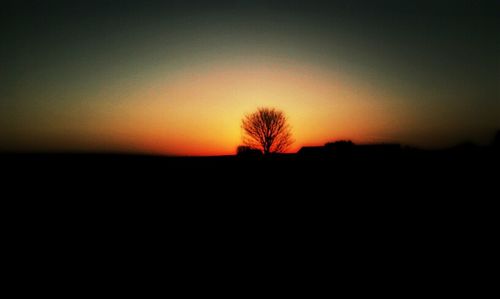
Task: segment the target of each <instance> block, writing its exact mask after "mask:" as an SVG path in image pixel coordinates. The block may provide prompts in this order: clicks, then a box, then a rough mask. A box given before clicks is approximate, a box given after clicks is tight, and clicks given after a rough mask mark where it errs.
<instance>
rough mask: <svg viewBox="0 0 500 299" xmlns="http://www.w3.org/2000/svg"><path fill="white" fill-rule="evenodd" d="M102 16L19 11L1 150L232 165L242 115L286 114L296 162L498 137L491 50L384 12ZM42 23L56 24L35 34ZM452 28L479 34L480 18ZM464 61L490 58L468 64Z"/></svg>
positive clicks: (4, 96)
mask: <svg viewBox="0 0 500 299" xmlns="http://www.w3.org/2000/svg"><path fill="white" fill-rule="evenodd" d="M131 3H133V1H132V2H131ZM96 5H97V4H96ZM99 5H100V6H102V7H101V10H98V11H100V12H101V14H102V15H100V14H97V15H96V16H94V17H92V18H94V19H90V20H92V22H88V19H87V16H88V15H89V11H91V10H92V8H93V7H92V6H90V7H89V8H87V7H84V8H82V10H81V11H79V10H75V11H72V12H73V13H74V14H75V15H71V14H66V9H68V10H69V8H68V7H65V6H64V7H63V8H61V12H59V11H58V10H54V9H53V7H51V6H47V7H42V8H43V9H42V8H39V9H38V10H33V11H35V12H34V14H35V18H34V19H33V18H27V17H26V16H25V15H23V14H20V13H18V12H17V10H15V9H14V8H13V12H12V17H11V18H10V19H8V20H7V21H5V22H10V23H9V24H10V25H11V26H2V27H3V28H4V29H2V30H7V29H5V28H13V29H11V30H13V31H11V33H8V34H7V33H6V34H4V35H3V36H4V41H3V42H2V44H5V45H6V46H5V47H4V48H5V49H4V51H5V52H6V53H11V56H12V57H14V58H12V59H10V60H7V59H6V60H5V63H4V64H3V65H4V66H2V70H1V71H2V72H3V73H2V74H1V75H2V78H5V79H4V80H3V83H2V84H3V88H2V90H3V92H2V93H1V94H0V96H1V99H0V108H1V109H0V116H1V117H0V119H1V123H0V124H1V125H2V126H1V128H0V138H1V139H0V141H1V142H0V149H1V150H41V151H45V150H49V151H52V150H56V151H112V152H140V153H156V154H170V155H229V154H234V153H235V150H236V147H237V146H238V145H239V144H241V134H242V132H241V128H240V124H241V119H242V117H243V116H244V115H245V114H248V113H251V112H253V111H255V110H256V109H257V108H258V107H264V106H265V107H276V108H278V109H280V110H282V111H284V112H285V113H286V115H287V116H288V119H289V123H290V125H291V126H292V132H293V138H294V140H295V143H294V144H293V146H292V148H290V152H296V151H297V150H298V149H300V147H302V146H304V145H321V144H324V143H325V142H328V141H332V140H338V139H350V140H353V141H354V142H357V143H371V142H401V143H404V144H410V145H417V146H424V147H439V146H443V145H448V144H451V143H453V142H455V141H459V140H474V141H478V142H485V136H489V135H488V134H490V133H491V131H492V130H493V129H495V128H496V126H497V125H498V118H499V117H500V104H499V102H500V101H498V89H497V88H495V82H496V83H498V82H497V81H496V79H495V78H497V79H498V76H497V77H495V65H494V63H493V64H492V63H491V61H493V60H494V59H493V58H492V57H493V56H492V55H489V54H488V53H489V52H488V51H490V50H491V49H493V48H491V47H490V44H488V43H487V42H484V43H477V44H475V45H474V43H472V42H470V41H469V38H475V37H471V36H472V35H467V34H461V32H462V31H455V30H458V29H455V27H453V26H450V28H444V27H437V29H436V30H437V31H436V32H434V33H433V34H435V35H428V36H426V34H428V33H427V31H425V30H424V29H425V28H420V23H419V22H420V21H419V22H415V23H411V20H410V21H408V18H407V17H406V16H405V15H402V16H400V19H401V20H402V22H404V26H406V27H404V28H405V29H406V30H407V32H406V33H405V34H402V33H401V32H399V31H398V30H399V28H398V26H392V24H391V23H390V22H388V21H387V20H386V19H384V18H383V16H384V12H383V11H381V12H377V11H376V12H375V13H373V14H372V13H371V10H368V9H367V10H366V11H370V13H367V15H368V16H365V13H364V10H361V12H362V13H359V11H358V10H355V11H354V12H351V11H348V10H345V11H344V10H338V9H335V7H333V8H330V7H329V6H327V7H326V8H325V10H327V11H328V10H329V9H330V10H331V11H330V13H331V14H333V13H334V15H333V16H332V15H330V14H326V13H323V12H322V11H321V9H317V11H316V10H315V9H310V10H305V11H306V12H304V13H303V14H301V11H302V10H301V9H298V8H297V9H286V8H281V6H279V8H274V7H271V6H269V7H268V6H262V7H261V6H257V5H256V7H255V8H254V7H252V9H249V8H245V9H240V8H239V7H236V8H235V12H234V11H233V10H230V9H229V10H224V9H220V10H217V9H215V8H214V9H212V10H210V9H198V7H197V6H194V7H191V6H186V7H184V6H183V5H180V4H179V6H175V7H174V8H175V9H174V8H164V7H163V6H161V5H160V4H158V7H156V6H154V5H152V7H146V8H144V10H139V12H136V10H134V9H133V7H134V5H132V4H131V7H132V8H124V9H123V11H121V10H119V12H118V13H116V12H114V8H113V7H111V6H110V7H108V6H106V5H105V4H99ZM42 6H43V5H42ZM125 7H128V6H125ZM221 7H222V6H221ZM224 7H225V6H224ZM284 7H286V6H284ZM312 7H314V6H312ZM40 9H42V10H40ZM87 9H88V10H87ZM233 12H234V13H235V15H233ZM16 13H17V14H16ZM335 14H336V15H335ZM344 14H345V16H349V17H350V18H348V19H346V18H345V16H344ZM351 14H352V15H351ZM358 14H359V15H358ZM378 14H380V16H379V15H378ZM235 16H238V17H235ZM438 16H439V15H438ZM45 17H47V18H48V19H49V20H52V21H53V23H54V24H55V25H53V24H52V23H44V22H45V21H43V22H42V23H43V24H44V25H42V26H40V27H37V22H36V20H38V18H40V19H43V20H45V19H44V18H45ZM474 17H478V18H480V19H481V20H482V19H485V20H486V21H485V22H487V21H488V20H490V19H489V18H488V17H484V16H480V15H479V16H476V15H474ZM453 18H455V17H453ZM456 18H458V21H463V20H466V21H470V22H472V23H471V25H470V26H472V27H470V26H469V27H470V28H472V29H471V30H475V29H474V28H477V27H474V26H476V25H477V24H476V23H475V20H476V19H474V18H467V16H466V17H464V19H461V18H460V15H459V16H457V17H456ZM73 19H75V20H76V21H73ZM108 19H110V20H114V22H112V21H108ZM345 20H349V22H347V21H345ZM398 20H399V19H397V20H396V21H398ZM453 20H455V19H452V20H451V21H450V22H452V21H453ZM438 21H439V19H435V18H434V16H433V15H430V16H425V18H424V19H423V22H427V23H428V24H431V25H434V24H441V23H440V22H438ZM65 24H67V26H64V25H65ZM373 24H378V25H379V26H381V27H380V28H384V29H385V30H386V31H383V32H382V31H381V32H378V31H377V28H378V27H376V26H371V25H373ZM452 24H453V22H452ZM478 24H479V23H478ZM481 24H482V23H480V25H481ZM361 25H362V26H361ZM480 25H477V26H480ZM68 26H69V27H68ZM481 26H482V25H481ZM66 27H68V28H66ZM469 27H467V28H469ZM467 28H466V29H460V30H469V29H467ZM479 28H481V27H479ZM488 28H489V27H488ZM439 30H442V32H439ZM446 30H448V31H449V32H450V33H447V32H448V31H446ZM443 32H445V33H447V34H446V35H445V34H443ZM457 32H458V33H457ZM423 33H425V34H423ZM412 34H413V35H412ZM485 34H486V33H485ZM39 36H41V37H39ZM442 36H446V37H447V38H448V39H449V40H443V39H442ZM429 40H431V41H433V42H434V43H433V44H432V45H433V46H434V48H432V49H429V46H428V44H429ZM484 40H486V41H488V39H484ZM24 44H25V45H28V46H22V45H24ZM465 45H467V47H469V48H467V49H465V48H463V47H465ZM450 49H453V51H451V50H450ZM461 51H463V52H461ZM429 53H431V54H432V55H431V54H429ZM435 53H437V54H435ZM450 53H451V54H450ZM464 53H467V55H468V54H469V53H475V55H476V54H477V55H478V57H479V53H481V55H482V56H481V57H480V59H478V60H474V61H475V62H474V63H476V64H472V63H469V62H466V61H465V60H464V59H465V58H464V57H465V56H464V55H465V54H464ZM488 55H489V56H488ZM444 58H446V59H449V61H447V60H446V59H444ZM471 61H472V60H471ZM497 61H498V60H497ZM497 66H498V65H497ZM476 71H477V74H476V75H473V73H474V72H476ZM496 74H497V75H498V69H497V70H496Z"/></svg>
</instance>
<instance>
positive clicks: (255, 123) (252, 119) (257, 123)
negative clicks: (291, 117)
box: [241, 108, 293, 155]
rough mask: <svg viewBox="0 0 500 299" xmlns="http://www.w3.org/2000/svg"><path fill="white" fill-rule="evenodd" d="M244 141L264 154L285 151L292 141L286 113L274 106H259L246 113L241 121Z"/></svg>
mask: <svg viewBox="0 0 500 299" xmlns="http://www.w3.org/2000/svg"><path fill="white" fill-rule="evenodd" d="M241 128H242V129H243V131H244V137H243V143H244V144H245V145H247V146H249V147H251V148H257V149H260V150H262V151H263V152H264V155H268V154H271V153H281V152H284V151H285V150H286V149H287V148H288V147H289V146H290V145H291V144H292V143H293V140H292V133H291V129H290V126H289V125H288V122H287V118H286V116H285V114H284V113H283V112H282V111H280V110H276V109H274V108H259V109H257V111H256V112H254V113H252V114H248V115H246V116H245V117H244V118H243V120H242V123H241Z"/></svg>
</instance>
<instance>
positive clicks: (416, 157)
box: [0, 149, 500, 295]
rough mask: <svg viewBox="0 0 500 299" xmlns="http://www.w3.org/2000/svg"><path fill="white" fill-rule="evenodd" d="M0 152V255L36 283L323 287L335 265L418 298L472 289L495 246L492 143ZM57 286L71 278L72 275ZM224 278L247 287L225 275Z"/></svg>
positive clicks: (347, 279)
mask: <svg viewBox="0 0 500 299" xmlns="http://www.w3.org/2000/svg"><path fill="white" fill-rule="evenodd" d="M0 159H1V161H0V162H1V166H2V192H3V194H2V205H3V214H4V217H3V223H4V230H3V231H4V238H3V240H4V241H5V243H4V244H7V245H6V246H7V247H6V248H8V254H7V255H6V256H9V257H11V258H13V257H16V258H15V259H14V260H16V261H18V262H16V263H18V264H17V268H16V269H24V268H22V267H21V268H19V267H20V265H28V266H29V267H30V269H34V270H31V271H32V272H30V273H33V275H36V276H37V277H42V276H45V275H46V274H45V272H44V271H46V269H56V270H57V271H60V272H61V273H66V272H68V271H69V272H71V273H74V272H75V271H76V272H78V273H85V272H84V271H88V272H89V273H92V277H101V279H103V280H106V281H107V280H108V277H106V274H105V273H107V270H104V272H101V271H102V269H103V268H104V269H106V268H108V269H109V271H111V272H113V273H117V274H118V275H120V273H122V275H129V274H130V273H131V272H133V273H134V275H138V273H140V276H141V277H142V276H144V279H147V280H149V281H151V280H153V281H156V280H158V279H159V277H158V276H157V275H156V274H153V273H157V272H151V268H155V269H156V268H158V269H160V270H161V271H167V272H168V271H169V270H172V271H174V272H175V275H173V277H174V278H173V280H172V282H173V283H174V284H178V285H179V286H184V287H183V288H184V289H185V290H192V288H193V286H192V285H191V284H190V281H191V280H190V278H189V279H187V280H186V279H182V278H183V277H184V278H186V277H192V275H193V274H194V273H196V274H197V275H201V277H203V279H202V280H201V281H205V280H206V279H207V278H208V279H209V278H212V279H214V277H213V275H214V271H225V272H226V273H233V272H235V271H237V272H239V273H242V272H243V273H247V274H249V273H256V274H257V273H258V276H259V278H261V277H267V278H268V279H273V281H274V278H273V277H272V275H271V273H270V272H268V271H269V269H273V268H274V269H275V270H272V272H273V273H276V272H274V271H277V272H279V273H282V274H280V276H281V277H285V278H286V277H289V276H296V275H299V276H297V277H301V278H300V279H299V280H300V282H301V283H304V282H305V281H308V280H312V281H313V282H314V283H315V284H317V283H319V284H323V283H326V282H327V281H328V283H331V279H330V278H329V276H325V273H326V272H328V273H336V274H335V277H336V278H334V280H335V281H336V282H338V283H340V284H342V285H344V286H345V287H346V288H348V289H349V292H350V293H352V292H355V293H357V292H359V291H362V290H365V291H367V289H369V290H370V292H375V293H376V292H377V290H381V289H384V290H385V291H384V294H386V293H387V290H392V292H396V293H397V289H395V287H397V288H403V289H405V293H407V292H409V291H410V292H411V293H412V294H415V293H417V294H428V293H429V292H430V290H433V291H432V292H435V288H436V286H437V287H439V288H440V289H441V290H443V291H446V292H449V290H450V289H452V290H453V289H454V290H457V289H459V290H460V293H462V294H463V293H467V292H472V293H470V294H476V295H477V292H478V290H483V288H477V287H476V286H477V285H476V284H473V283H472V282H473V280H478V281H479V282H480V283H485V282H487V281H488V279H489V278H488V276H487V275H483V274H484V273H487V272H488V271H486V272H484V271H483V270H482V269H481V265H490V264H491V259H492V256H493V255H492V254H493V253H494V252H495V250H494V248H495V246H494V244H495V243H496V242H495V241H496V238H495V236H496V235H497V233H496V232H495V230H496V229H495V228H496V227H497V219H498V213H497V211H498V209H497V208H496V206H497V202H498V199H499V196H498V184H499V181H500V180H499V173H498V169H499V168H498V166H499V155H498V152H497V151H493V150H491V149H481V150H478V151H474V152H469V151H467V152H461V151H458V152H456V151H453V152H451V151H447V152H420V151H419V152H401V153H399V154H396V155H368V156H345V157H338V156H337V157H318V156H313V157H303V156H297V155H285V156H278V157H273V158H239V157H235V156H231V157H203V158H180V157H177V158H176V157H154V156H140V155H110V154H4V155H1V158H0ZM23 267H24V266H23ZM37 269H38V270H37ZM133 269H137V270H133ZM158 269H157V270H154V271H158ZM16 271H17V270H16ZM33 271H34V272H33ZM193 271H195V272H193ZM325 271H326V272H325ZM125 273H129V274H125ZM305 273H307V274H305ZM471 273H473V275H472V274H471ZM114 275H116V274H114ZM283 275H284V276H283ZM360 275H361V276H364V278H363V277H361V276H360ZM118 277H120V276H118ZM134 277H136V276H134ZM384 277H386V279H389V280H390V283H389V284H387V283H388V281H385V282H384ZM61 279H63V278H61ZM380 280H382V281H383V283H382V284H381V282H380ZM62 281H64V284H65V285H69V286H71V284H72V282H71V281H72V279H71V277H67V278H64V279H63V280H61V282H62ZM225 281H226V282H227V283H230V284H231V285H233V286H235V287H236V288H242V289H246V288H248V287H249V286H244V285H245V284H241V282H242V281H241V280H238V277H236V276H232V275H228V276H226V278H225ZM238 281H239V282H238ZM360 281H363V283H362V286H360V284H359V282H360ZM457 283H458V285H457ZM238 286H239V287H238ZM466 286H470V288H466ZM41 287H43V286H41ZM210 287H213V284H211V283H207V285H205V286H204V287H203V288H210ZM293 289H294V290H295V287H293ZM207 290H208V289H207ZM240 290H241V289H240ZM314 290H315V288H312V289H310V288H306V289H302V290H301V291H300V290H299V292H301V294H304V295H306V294H307V295H310V294H311V293H314ZM143 292H144V290H141V294H142V293H143ZM294 292H296V291H294ZM398 294H400V293H398ZM443 294H444V293H443Z"/></svg>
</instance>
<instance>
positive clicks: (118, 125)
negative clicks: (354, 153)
mask: <svg viewBox="0 0 500 299" xmlns="http://www.w3.org/2000/svg"><path fill="white" fill-rule="evenodd" d="M151 77H152V78H143V80H141V81H134V82H132V84H130V85H125V84H115V85H106V86H102V87H101V88H99V89H97V90H94V91H93V92H92V93H88V94H85V95H80V99H79V100H78V101H73V102H69V103H64V104H61V105H60V106H58V108H57V109H56V110H52V111H42V112H43V113H40V115H41V116H40V119H37V120H36V122H38V123H39V124H40V125H39V126H38V127H37V131H36V132H34V133H33V135H36V136H41V137H39V139H40V140H42V138H44V139H43V140H42V141H40V142H39V144H50V145H52V146H54V147H55V148H57V147H58V146H59V148H63V147H64V146H66V147H67V148H69V149H70V150H71V149H78V150H91V151H94V150H97V151H102V150H105V151H126V152H143V153H154V154H169V155H231V154H234V153H235V151H236V147H237V146H238V145H240V144H241V137H242V135H241V134H242V132H241V129H240V124H241V119H242V117H243V116H244V115H245V114H248V113H252V112H254V111H255V110H256V109H257V108H258V107H275V108H277V109H280V110H283V111H284V112H285V114H286V115H287V117H288V120H289V123H290V125H291V126H292V133H293V138H294V140H295V143H294V144H293V146H292V147H291V148H290V149H289V152H296V151H297V150H298V149H300V147H302V146H305V145H322V144H324V143H325V142H328V141H332V140H338V139H351V140H353V141H354V142H380V141H393V140H394V136H395V135H391V136H389V135H381V132H390V133H391V134H397V132H398V128H400V127H402V126H403V125H404V123H405V122H406V121H408V120H409V118H408V117H406V118H405V115H404V113H403V111H411V109H408V107H401V106H398V105H401V104H398V105H396V104H395V103H396V101H394V100H393V99H394V96H391V95H390V94H387V93H384V91H383V90H375V89H374V88H372V87H371V86H369V85H368V84H363V82H359V81H356V80H354V79H353V78H348V77H345V76H342V75H341V74H340V73H334V72H330V71H326V70H324V69H321V68H319V67H315V66H311V65H302V64H298V63H294V62H289V61H288V62H286V61H266V60H265V59H264V60H263V59H261V60H258V59H254V60H251V59H249V61H247V62H245V63H242V62H238V63H236V62H233V63H231V62H225V63H211V64H208V63H207V64H205V65H202V66H197V67H193V68H184V69H181V70H177V71H175V72H173V71H172V70H169V69H166V70H164V71H162V72H159V73H156V74H154V75H153V74H151ZM49 139H51V140H49ZM28 140H29V141H30V142H37V141H36V140H35V139H33V138H31V139H30V136H28ZM42 142H45V143H42Z"/></svg>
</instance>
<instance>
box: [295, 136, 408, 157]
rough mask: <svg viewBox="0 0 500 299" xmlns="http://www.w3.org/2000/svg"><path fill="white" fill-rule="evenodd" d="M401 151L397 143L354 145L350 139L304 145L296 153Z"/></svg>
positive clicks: (332, 154)
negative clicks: (319, 144)
mask: <svg viewBox="0 0 500 299" xmlns="http://www.w3.org/2000/svg"><path fill="white" fill-rule="evenodd" d="M400 151H401V145H400V144H397V143H377V144H361V145H356V144H354V143H353V142H352V141H350V140H340V141H335V142H328V143H326V144H325V145H324V146H304V147H302V148H301V149H300V150H299V151H298V152H297V154H298V155H299V156H302V157H342V158H348V157H350V156H358V157H359V156H394V155H396V154H398V153H399V152H400Z"/></svg>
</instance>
